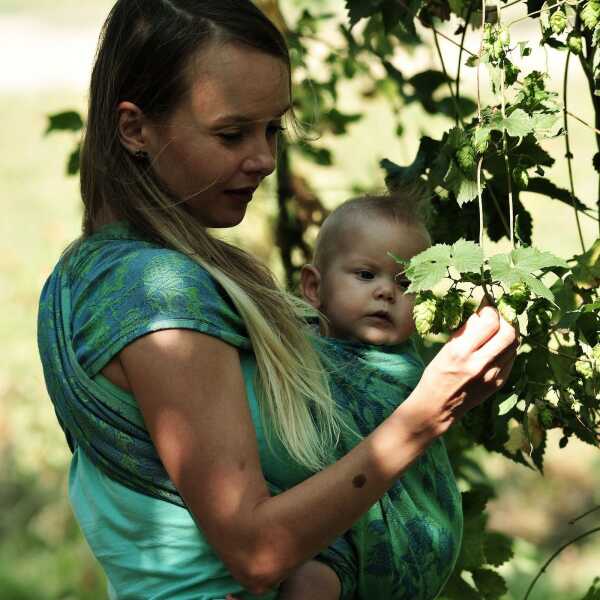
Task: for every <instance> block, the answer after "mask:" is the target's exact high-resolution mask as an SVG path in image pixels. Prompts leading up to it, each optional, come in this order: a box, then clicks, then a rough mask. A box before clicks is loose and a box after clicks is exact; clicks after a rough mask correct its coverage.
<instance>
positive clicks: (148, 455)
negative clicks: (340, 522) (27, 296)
mask: <svg viewBox="0 0 600 600" xmlns="http://www.w3.org/2000/svg"><path fill="white" fill-rule="evenodd" d="M169 328H186V329H193V330H196V331H200V332H203V333H206V334H208V335H213V336H215V337H218V338H219V339H222V340H224V341H225V342H227V343H229V344H231V345H233V346H235V347H237V348H239V349H240V351H241V352H244V353H246V354H247V353H248V352H251V344H250V341H249V339H248V336H247V332H246V329H245V327H244V323H243V322H242V321H241V319H240V317H239V315H238V314H237V312H236V310H235V309H234V307H233V304H232V302H231V301H230V299H229V298H228V297H227V295H226V294H225V292H224V291H223V290H222V288H221V287H220V286H219V285H218V284H217V283H216V282H215V281H214V280H213V279H212V277H210V276H209V275H208V273H207V272H206V271H205V270H204V269H202V268H201V267H200V266H199V265H197V264H196V263H195V262H194V261H192V260H190V259H189V258H187V257H185V256H183V255H181V254H180V253H178V252H175V251H172V250H167V249H165V248H162V247H159V246H157V245H155V244H153V243H151V242H148V241H146V240H144V239H143V238H142V237H141V236H140V235H139V234H138V233H137V232H135V231H133V230H132V229H131V228H128V227H127V226H125V225H123V224H116V225H112V226H109V227H105V228H103V229H102V230H101V231H100V232H98V234H96V235H94V236H92V237H91V238H88V239H86V240H84V241H83V242H81V243H79V244H78V245H77V246H76V247H75V248H74V249H73V250H72V251H71V252H69V254H68V255H67V256H66V257H63V259H62V260H61V261H60V262H59V264H58V265H57V267H56V269H55V270H54V272H53V273H52V275H51V276H50V278H49V279H48V281H47V282H46V285H45V286H44V290H43V291H42V296H41V299H40V312H39V328H38V343H39V349H40V355H41V358H42V364H43V367H44V375H45V379H46V385H47V387H48V391H49V395H50V397H51V399H52V402H53V404H54V407H55V411H56V414H57V417H58V420H59V422H60V424H61V427H62V428H63V430H64V432H65V435H66V437H67V441H68V443H69V445H70V447H71V448H72V449H73V448H75V447H80V448H82V449H83V450H84V451H85V453H86V455H87V456H88V457H89V458H90V460H91V461H92V462H93V463H94V465H95V466H96V467H97V468H98V469H100V470H101V471H103V472H104V473H105V474H107V475H108V476H109V477H111V478H112V479H114V480H116V481H118V482H119V483H121V484H123V485H125V486H127V487H129V488H131V489H133V490H135V491H138V492H140V493H143V494H146V495H148V496H151V497H155V498H158V499H160V500H163V501H167V502H171V503H173V504H176V505H179V506H184V503H183V500H182V499H181V497H180V495H179V494H178V492H177V490H176V489H175V487H174V485H173V483H172V482H171V480H170V479H169V477H168V475H167V473H166V471H165V470H164V467H163V465H162V463H161V461H160V458H159V457H158V455H157V453H156V450H155V448H154V445H153V444H152V441H151V439H150V436H149V434H148V432H147V430H146V428H145V426H144V423H143V419H142V417H141V414H140V411H139V408H138V407H137V406H136V405H135V403H131V404H128V403H125V402H123V397H122V396H121V395H118V394H115V395H111V394H109V393H107V391H106V388H105V387H104V386H99V385H98V383H97V382H96V381H95V379H94V378H96V377H97V376H98V375H99V373H100V372H101V370H102V368H103V367H104V366H105V365H106V364H108V362H109V361H110V360H111V359H112V358H113V357H114V356H116V355H117V354H118V353H119V352H120V351H121V350H122V349H123V348H124V347H125V346H126V345H127V344H129V343H131V342H132V341H133V340H135V339H137V338H138V337H140V336H142V335H145V334H147V333H149V332H151V331H157V330H159V329H169ZM308 331H309V330H308V328H307V333H308ZM313 337H314V336H313ZM315 343H316V344H317V345H318V348H319V351H320V352H321V355H322V356H323V358H324V362H325V364H326V365H327V368H328V370H330V371H331V381H332V390H333V394H334V398H335V400H336V403H337V404H338V406H339V407H340V409H341V410H342V411H343V413H344V415H345V416H346V418H348V419H349V421H350V423H351V424H352V426H353V427H354V429H355V430H356V431H357V432H359V433H360V434H361V435H366V434H368V433H369V432H370V431H371V430H372V429H373V428H374V427H376V426H377V425H378V424H379V423H380V422H381V421H382V420H383V419H385V418H386V416H387V415H389V414H390V413H391V412H392V411H393V410H394V409H395V408H396V406H397V405H398V403H399V402H400V401H401V400H402V399H403V398H405V397H406V396H407V395H408V393H410V390H411V389H412V388H413V387H414V385H415V384H416V382H417V381H418V378H419V377H420V374H421V370H422V366H421V364H420V362H419V361H418V360H417V359H416V355H415V354H414V353H413V352H412V350H411V348H410V346H407V347H405V348H403V349H399V350H401V351H400V352H399V353H397V352H394V351H392V350H398V349H381V348H380V349H374V348H372V347H361V346H360V345H352V344H345V343H343V342H334V341H332V340H327V339H321V338H317V339H315ZM257 435H258V436H259V445H260V446H261V463H262V464H263V470H264V473H265V478H266V479H267V481H268V483H269V484H270V486H271V488H272V489H273V490H277V489H286V488H288V487H290V486H292V485H294V484H295V483H297V482H298V481H300V480H302V479H303V478H306V477H308V476H309V475H310V472H308V471H307V470H306V469H303V468H301V467H299V465H297V464H295V463H294V462H293V461H292V459H291V458H290V457H289V455H288V454H287V452H286V451H285V449H284V448H282V447H281V445H279V444H275V445H274V446H273V447H272V448H271V449H270V450H267V449H266V447H267V446H268V444H264V443H263V442H264V438H263V439H260V438H261V434H260V433H259V432H258V429H257ZM267 435H268V433H267ZM357 441H358V438H357V436H353V435H350V434H349V433H348V432H346V433H345V434H344V436H343V439H342V441H341V444H340V448H339V455H340V456H341V455H343V454H344V453H345V452H347V451H348V450H349V449H350V448H351V447H352V446H353V445H355V444H356V443H357ZM273 448H274V449H275V450H273ZM461 525H462V515H461V510H460V499H459V496H458V492H457V490H456V486H455V482H454V478H453V475H452V471H451V468H450V465H449V464H448V460H447V456H446V453H445V449H444V446H443V443H442V442H441V441H440V442H436V443H435V444H433V445H432V446H431V448H430V449H429V450H428V451H427V452H426V453H425V454H424V455H423V456H422V457H421V458H420V459H419V460H418V461H417V462H416V463H415V464H414V465H413V467H412V468H411V469H410V470H409V471H408V472H407V473H406V475H405V476H404V477H403V478H402V479H401V480H400V481H399V482H397V483H396V485H395V486H394V487H393V488H392V489H391V490H390V491H389V492H388V493H387V494H386V495H385V496H384V497H383V498H382V499H381V500H380V501H379V502H378V503H376V504H375V505H374V506H373V507H372V508H371V509H370V510H369V511H368V512H367V513H366V514H365V515H364V517H363V518H362V519H361V520H360V521H359V522H358V523H357V524H356V525H355V526H354V527H353V528H352V530H351V531H350V532H348V533H347V534H346V536H344V537H343V538H340V539H339V540H337V541H336V542H335V543H334V544H332V546H331V547H330V548H329V549H328V550H327V551H326V552H324V553H323V556H322V558H323V560H325V561H326V562H328V563H329V564H330V565H331V566H332V567H333V568H334V569H335V570H336V572H337V573H338V574H339V576H340V578H341V579H342V581H343V586H344V597H345V598H352V597H356V598H365V599H369V600H388V599H395V598H397V599H406V600H408V599H409V598H410V600H427V599H432V598H434V597H435V596H436V594H437V593H438V592H439V589H440V587H441V586H442V585H443V583H444V581H445V580H446V578H447V576H448V575H449V573H450V571H451V569H452V566H453V564H454V561H455V558H456V555H457V552H458V549H459V545H460V535H461Z"/></svg>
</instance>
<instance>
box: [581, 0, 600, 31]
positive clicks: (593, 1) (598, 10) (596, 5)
mask: <svg viewBox="0 0 600 600" xmlns="http://www.w3.org/2000/svg"><path fill="white" fill-rule="evenodd" d="M580 17H581V20H582V21H583V24H584V25H585V26H586V27H587V28H588V29H594V28H595V27H596V25H597V24H598V21H599V20H600V1H599V0H589V1H588V2H587V4H586V5H585V6H584V7H583V9H582V10H581V13H580Z"/></svg>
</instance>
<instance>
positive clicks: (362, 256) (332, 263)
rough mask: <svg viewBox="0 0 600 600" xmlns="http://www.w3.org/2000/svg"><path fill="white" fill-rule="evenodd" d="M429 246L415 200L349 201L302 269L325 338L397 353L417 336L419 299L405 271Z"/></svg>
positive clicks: (405, 196)
mask: <svg viewBox="0 0 600 600" xmlns="http://www.w3.org/2000/svg"><path fill="white" fill-rule="evenodd" d="M430 243H431V240H430V237H429V234H428V232H427V229H426V228H425V225H424V224H423V220H422V218H421V217H420V215H419V202H418V200H417V199H416V198H415V194H413V193H409V192H404V193H402V192H399V193H395V194H392V195H386V196H366V197H360V198H355V199H352V200H348V201H347V202H345V203H344V204H342V205H340V206H338V207H337V208H336V209H335V210H334V211H333V212H332V213H331V215H329V217H327V219H326V220H325V222H324V223H323V226H322V227H321V230H320V232H319V236H318V238H317V243H316V247H315V255H314V260H313V263H312V264H309V265H305V266H304V267H303V268H302V278H301V291H302V295H303V296H304V298H305V300H307V301H308V302H309V303H310V304H311V305H312V306H314V307H315V308H316V309H318V310H319V311H320V312H321V313H322V314H323V315H324V317H325V319H323V322H322V327H321V332H322V333H323V334H325V335H328V336H330V337H334V338H338V339H344V340H351V341H358V342H362V343H367V344H376V345H392V344H399V343H401V342H404V341H406V340H407V339H408V338H409V336H410V335H411V334H412V333H413V331H414V321H413V316H412V310H413V304H414V299H413V297H412V294H406V288H407V287H408V285H409V282H408V281H407V280H406V278H405V277H404V275H403V267H402V265H400V264H398V263H397V262H396V261H395V260H394V259H393V258H392V257H391V256H390V254H393V255H394V256H397V257H399V258H402V259H404V260H408V259H410V258H412V257H413V256H415V255H416V254H418V253H419V252H421V251H423V250H425V249H426V248H427V247H428V246H429V245H430Z"/></svg>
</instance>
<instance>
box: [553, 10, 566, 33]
mask: <svg viewBox="0 0 600 600" xmlns="http://www.w3.org/2000/svg"><path fill="white" fill-rule="evenodd" d="M566 26H567V15H565V13H564V12H563V11H562V10H560V9H559V10H556V11H554V12H553V13H552V16H551V17H550V27H552V31H554V33H556V35H560V34H561V33H562V32H563V31H564V30H565V28H566Z"/></svg>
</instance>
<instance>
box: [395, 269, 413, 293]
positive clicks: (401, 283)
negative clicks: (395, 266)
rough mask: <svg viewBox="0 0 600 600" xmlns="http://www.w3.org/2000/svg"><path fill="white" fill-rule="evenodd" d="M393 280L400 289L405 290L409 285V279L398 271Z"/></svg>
mask: <svg viewBox="0 0 600 600" xmlns="http://www.w3.org/2000/svg"><path fill="white" fill-rule="evenodd" d="M395 281H396V285H397V286H398V287H399V288H400V289H402V290H406V289H408V288H409V287H410V279H408V278H407V277H406V276H405V275H403V274H402V273H398V275H396V277H395Z"/></svg>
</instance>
